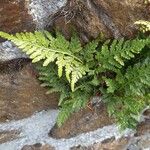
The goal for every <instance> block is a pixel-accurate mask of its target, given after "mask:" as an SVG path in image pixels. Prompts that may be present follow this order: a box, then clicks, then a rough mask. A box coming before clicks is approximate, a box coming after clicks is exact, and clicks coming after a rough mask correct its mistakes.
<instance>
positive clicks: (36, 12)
mask: <svg viewBox="0 0 150 150" xmlns="http://www.w3.org/2000/svg"><path fill="white" fill-rule="evenodd" d="M66 2H67V0H30V2H29V5H28V8H29V13H30V14H31V15H32V18H33V20H34V22H35V23H36V28H38V29H43V28H45V27H46V26H47V25H48V24H51V23H52V22H53V20H51V17H52V16H53V15H54V14H55V13H57V11H59V10H60V8H61V7H63V6H65V4H66Z"/></svg>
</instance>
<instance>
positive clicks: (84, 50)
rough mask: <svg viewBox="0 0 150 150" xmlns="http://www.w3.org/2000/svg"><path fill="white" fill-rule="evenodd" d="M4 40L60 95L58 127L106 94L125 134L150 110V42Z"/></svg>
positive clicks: (39, 36)
mask: <svg viewBox="0 0 150 150" xmlns="http://www.w3.org/2000/svg"><path fill="white" fill-rule="evenodd" d="M0 36H1V37H4V38H6V39H8V40H11V41H12V42H13V43H15V44H16V45H17V46H18V47H19V48H20V49H22V50H23V51H24V52H25V53H26V54H28V55H29V56H30V58H31V59H32V62H33V63H36V64H37V69H38V71H39V76H40V77H39V80H40V81H41V82H42V84H41V86H43V87H46V88H47V89H48V92H47V94H49V93H51V92H58V93H60V98H59V103H58V105H59V107H60V112H59V115H58V119H57V124H58V126H61V125H62V124H63V123H64V121H66V120H67V119H68V117H69V116H70V115H71V114H72V113H74V112H76V111H78V110H80V109H82V108H84V107H86V105H87V103H88V101H89V100H90V99H91V97H92V96H94V95H95V94H96V93H97V92H100V91H101V92H102V94H103V101H104V102H105V103H106V104H107V107H108V112H109V114H110V115H113V116H114V117H115V118H116V121H117V122H118V123H119V125H120V126H121V128H123V129H124V128H126V127H130V128H133V127H135V126H136V124H137V121H138V119H137V117H138V116H139V114H140V112H141V111H142V109H144V107H146V105H149V104H150V94H149V93H150V51H149V47H150V37H145V38H135V39H131V40H125V39H118V40H117V39H114V40H107V41H106V42H104V43H100V42H99V41H100V40H98V39H97V40H93V41H91V42H89V43H87V44H85V45H84V46H82V45H81V42H80V40H79V38H78V37H77V35H76V34H75V33H74V34H73V36H72V38H71V39H70V40H66V39H65V38H64V36H62V35H61V34H60V33H58V32H56V35H55V36H52V35H51V34H50V33H49V32H47V31H43V32H41V31H39V32H37V31H35V32H34V33H17V34H16V35H9V34H7V33H4V32H0Z"/></svg>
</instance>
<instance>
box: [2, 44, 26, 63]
mask: <svg viewBox="0 0 150 150" xmlns="http://www.w3.org/2000/svg"><path fill="white" fill-rule="evenodd" d="M27 58H28V56H27V55H26V54H24V53H23V52H22V51H21V50H19V49H18V48H17V47H16V46H15V45H14V44H13V43H12V42H10V41H5V42H2V43H0V64H2V63H6V62H9V61H11V60H14V59H27Z"/></svg>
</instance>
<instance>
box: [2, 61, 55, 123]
mask: <svg viewBox="0 0 150 150" xmlns="http://www.w3.org/2000/svg"><path fill="white" fill-rule="evenodd" d="M16 64H17V66H14V68H16V67H19V64H18V63H16ZM12 65H13V63H11V66H12ZM10 70H11V69H10ZM34 70H35V69H34V68H33V66H32V65H31V64H27V65H26V66H24V67H23V69H21V70H19V71H14V69H12V70H11V72H10V71H9V72H7V73H0V111H1V113H0V121H6V120H12V119H21V118H24V117H28V116H30V115H31V114H33V113H34V112H36V111H41V110H45V109H48V108H56V107H57V99H58V96H57V94H56V93H54V94H51V95H46V94H45V93H46V89H44V88H42V87H41V86H40V83H39V81H38V79H37V76H36V75H37V74H36V72H35V71H34Z"/></svg>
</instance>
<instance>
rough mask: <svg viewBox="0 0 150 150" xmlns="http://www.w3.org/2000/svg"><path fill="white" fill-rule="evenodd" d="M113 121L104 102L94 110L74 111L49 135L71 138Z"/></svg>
mask: <svg viewBox="0 0 150 150" xmlns="http://www.w3.org/2000/svg"><path fill="white" fill-rule="evenodd" d="M112 123H113V119H112V118H110V117H109V116H108V113H107V111H106V107H105V106H104V104H101V105H100V106H98V107H97V108H95V109H94V110H93V111H92V110H90V109H89V108H86V109H83V110H81V111H79V112H77V113H74V114H73V115H72V116H71V117H70V118H69V119H68V120H67V121H66V122H65V123H64V124H63V125H62V126H61V127H60V128H58V127H57V125H55V126H54V128H52V130H51V131H50V133H49V136H52V137H54V138H70V137H73V136H76V135H78V134H81V133H86V132H89V131H93V130H96V129H98V128H102V127H104V126H107V125H110V124H112Z"/></svg>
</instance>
